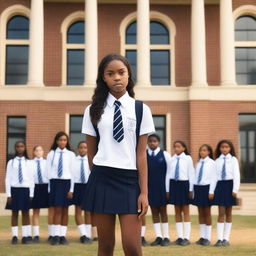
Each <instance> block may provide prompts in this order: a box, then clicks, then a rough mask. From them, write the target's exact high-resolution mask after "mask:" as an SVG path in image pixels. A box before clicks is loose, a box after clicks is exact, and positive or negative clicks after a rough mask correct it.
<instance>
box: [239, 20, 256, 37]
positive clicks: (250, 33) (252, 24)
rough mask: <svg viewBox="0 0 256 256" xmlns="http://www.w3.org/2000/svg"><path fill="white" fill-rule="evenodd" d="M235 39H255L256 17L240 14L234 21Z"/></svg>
mask: <svg viewBox="0 0 256 256" xmlns="http://www.w3.org/2000/svg"><path fill="white" fill-rule="evenodd" d="M235 40H236V41H256V19H255V18H254V17H252V16H242V17H240V18H238V19H237V20H236V22H235Z"/></svg>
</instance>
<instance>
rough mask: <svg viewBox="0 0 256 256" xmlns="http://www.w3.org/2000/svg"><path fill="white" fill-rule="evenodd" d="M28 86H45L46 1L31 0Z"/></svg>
mask: <svg viewBox="0 0 256 256" xmlns="http://www.w3.org/2000/svg"><path fill="white" fill-rule="evenodd" d="M29 31H30V32H29V37H30V39H29V41H30V44H29V63H28V65H29V68H28V85H31V86H43V85H44V1H43V0H31V14H30V28H29Z"/></svg>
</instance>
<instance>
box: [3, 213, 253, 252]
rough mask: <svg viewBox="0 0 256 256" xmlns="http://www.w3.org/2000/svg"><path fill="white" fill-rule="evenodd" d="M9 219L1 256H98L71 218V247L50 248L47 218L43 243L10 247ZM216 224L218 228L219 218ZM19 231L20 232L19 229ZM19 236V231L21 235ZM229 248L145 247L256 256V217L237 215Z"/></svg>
mask: <svg viewBox="0 0 256 256" xmlns="http://www.w3.org/2000/svg"><path fill="white" fill-rule="evenodd" d="M9 222H10V217H0V256H17V255H18V256H32V255H33V256H35V255H38V256H80V255H83V256H95V255H97V243H93V244H91V245H82V244H80V243H79V242H78V239H79V233H78V231H77V229H76V226H75V224H74V219H73V217H71V218H70V225H69V229H68V240H69V242H70V243H69V245H68V246H56V247H53V246H50V245H48V244H47V243H46V242H45V240H46V238H47V225H46V218H45V217H42V221H41V243H40V244H30V245H21V244H19V245H16V246H13V245H10V239H11V234H10V226H9ZM169 222H170V236H171V240H172V241H174V240H175V239H176V232H175V226H174V223H173V216H170V218H169ZM192 223H193V224H192V237H191V242H192V243H193V242H195V241H196V240H197V238H198V234H199V233H198V225H197V218H196V217H195V216H193V217H192ZM213 223H214V225H213V226H215V223H216V218H214V220H213ZM19 231H20V229H19ZM215 232H216V230H215V228H214V229H213V239H212V241H213V242H215V237H216V235H215V234H216V233H215ZM19 233H20V232H19ZM146 239H147V240H148V241H149V242H151V241H152V240H153V239H154V232H153V228H152V222H151V218H150V217H147V232H146ZM231 243H232V245H231V246H230V247H226V248H215V247H213V246H209V247H201V246H198V245H195V244H192V245H190V246H187V247H179V246H175V245H170V246H168V247H150V246H148V247H145V248H143V255H144V256H158V255H159V256H167V255H168V256H170V255H175V256H220V255H222V256H223V255H225V256H231V255H232V256H252V255H254V256H255V255H256V217H255V216H234V220H233V230H232V235H231ZM114 255H115V256H121V255H123V252H122V247H121V242H120V230H119V224H118V223H117V230H116V248H115V253H114Z"/></svg>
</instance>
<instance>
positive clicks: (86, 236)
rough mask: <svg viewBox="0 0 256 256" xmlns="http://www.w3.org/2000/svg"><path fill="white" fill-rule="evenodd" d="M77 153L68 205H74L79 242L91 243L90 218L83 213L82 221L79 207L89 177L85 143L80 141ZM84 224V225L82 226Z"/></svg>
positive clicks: (88, 214) (86, 213)
mask: <svg viewBox="0 0 256 256" xmlns="http://www.w3.org/2000/svg"><path fill="white" fill-rule="evenodd" d="M77 148H78V153H79V155H78V156H77V157H76V160H75V162H74V166H73V169H72V172H73V180H74V184H75V185H74V193H73V198H72V200H71V202H70V204H73V205H75V221H76V225H77V227H78V230H79V232H80V235H81V236H80V242H81V243H83V244H85V243H91V236H92V234H91V233H92V231H91V229H92V225H91V216H90V213H89V212H84V219H85V222H84V221H83V218H82V209H81V205H82V202H83V200H84V197H85V196H86V192H85V190H86V183H87V181H88V178H89V175H90V168H89V164H88V157H87V144H86V142H85V141H81V142H79V144H78V147H77ZM84 223H85V224H84Z"/></svg>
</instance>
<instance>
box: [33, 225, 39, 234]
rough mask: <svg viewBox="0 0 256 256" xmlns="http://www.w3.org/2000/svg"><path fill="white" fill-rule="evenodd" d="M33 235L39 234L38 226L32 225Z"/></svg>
mask: <svg viewBox="0 0 256 256" xmlns="http://www.w3.org/2000/svg"><path fill="white" fill-rule="evenodd" d="M33 235H34V236H39V226H33Z"/></svg>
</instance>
